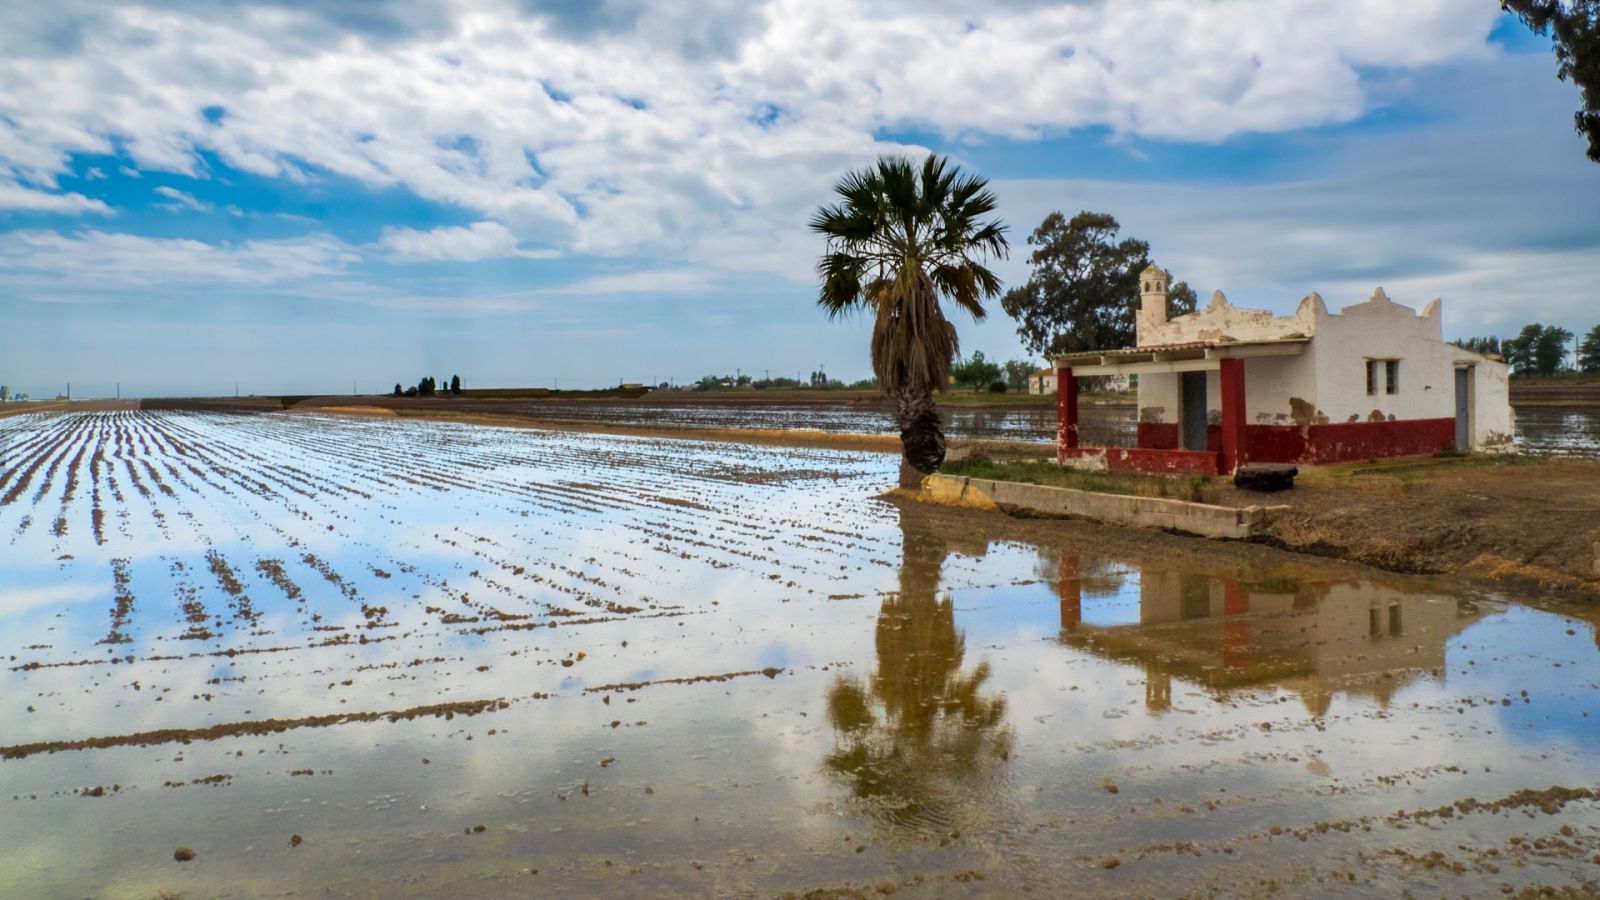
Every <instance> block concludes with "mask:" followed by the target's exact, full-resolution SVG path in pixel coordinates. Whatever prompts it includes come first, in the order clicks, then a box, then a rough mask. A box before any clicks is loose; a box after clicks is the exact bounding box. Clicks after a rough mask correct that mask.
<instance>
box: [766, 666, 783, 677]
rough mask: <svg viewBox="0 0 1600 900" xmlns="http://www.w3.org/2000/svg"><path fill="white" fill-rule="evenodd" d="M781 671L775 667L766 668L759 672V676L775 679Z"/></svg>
mask: <svg viewBox="0 0 1600 900" xmlns="http://www.w3.org/2000/svg"><path fill="white" fill-rule="evenodd" d="M782 671H783V670H782V669H780V668H777V667H776V666H767V667H766V668H765V669H762V670H761V674H763V675H765V676H767V677H768V678H777V677H778V675H779V673H781V672H782Z"/></svg>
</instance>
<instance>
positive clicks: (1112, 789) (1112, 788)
mask: <svg viewBox="0 0 1600 900" xmlns="http://www.w3.org/2000/svg"><path fill="white" fill-rule="evenodd" d="M1101 787H1104V788H1105V789H1106V793H1108V794H1115V793H1116V792H1117V791H1119V790H1121V789H1120V788H1118V787H1117V786H1116V785H1114V784H1112V783H1111V782H1109V781H1108V782H1106V783H1105V784H1103V785H1101Z"/></svg>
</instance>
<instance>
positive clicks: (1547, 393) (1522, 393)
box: [1511, 378, 1600, 407]
mask: <svg viewBox="0 0 1600 900" xmlns="http://www.w3.org/2000/svg"><path fill="white" fill-rule="evenodd" d="M1511 405H1512V406H1569V407H1592V406H1600V378H1589V379H1577V378H1529V379H1524V378H1514V379H1512V380H1511Z"/></svg>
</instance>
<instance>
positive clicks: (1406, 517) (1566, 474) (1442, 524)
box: [1220, 457, 1600, 599]
mask: <svg viewBox="0 0 1600 900" xmlns="http://www.w3.org/2000/svg"><path fill="white" fill-rule="evenodd" d="M1220 502H1222V503H1224V504H1229V505H1236V506H1237V505H1247V504H1252V503H1273V504H1284V505H1287V506H1289V507H1290V509H1289V511H1288V512H1287V513H1286V514H1282V515H1279V516H1277V517H1276V518H1275V520H1274V522H1273V525H1272V529H1271V535H1270V538H1269V540H1270V541H1271V542H1272V543H1275V544H1277V545H1278V546H1281V547H1283V548H1285V549H1288V550H1293V551H1296V552H1300V553H1308V554H1313V555H1318V556H1330V557H1334V558H1338V559H1345V560H1350V561H1353V562H1359V563H1363V564H1365V565H1370V566H1374V567H1376V568H1380V569H1387V570H1390V571H1395V572H1411V573H1422V574H1447V575H1454V576H1458V577H1464V578H1469V579H1472V580H1474V581H1479V582H1482V583H1485V584H1489V585H1494V586H1499V587H1507V588H1538V589H1543V590H1557V591H1561V592H1566V593H1571V594H1575V595H1580V596H1584V597H1586V598H1588V599H1600V460H1589V459H1535V458H1526V457H1505V458H1482V457H1479V458H1472V457H1468V458H1462V459H1416V460H1395V461H1391V462H1385V463H1372V464H1360V465H1344V466H1330V467H1326V468H1319V469H1311V470H1308V471H1305V472H1302V473H1301V475H1300V478H1299V479H1298V480H1297V481H1296V482H1295V487H1294V489H1293V490H1289V491H1284V492H1281V493H1277V494H1270V495H1262V494H1254V493H1249V492H1245V491H1239V490H1237V489H1235V488H1233V487H1231V486H1229V487H1226V488H1225V489H1224V490H1223V493H1222V498H1221V500H1220Z"/></svg>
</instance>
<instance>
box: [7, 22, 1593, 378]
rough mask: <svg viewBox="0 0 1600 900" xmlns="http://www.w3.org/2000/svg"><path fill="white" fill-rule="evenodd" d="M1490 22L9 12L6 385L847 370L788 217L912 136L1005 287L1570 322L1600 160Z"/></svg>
mask: <svg viewBox="0 0 1600 900" xmlns="http://www.w3.org/2000/svg"><path fill="white" fill-rule="evenodd" d="M1497 7H1498V4H1496V3H1493V2H1492V0H1483V2H1478V0H1416V2H1413V3H1407V4H1393V3H1390V2H1378V0H1351V2H1348V3H1341V4H1327V3H1324V2H1320V0H1282V2H1279V3H1275V4H1271V5H1265V6H1264V5H1262V4H1256V3H1249V2H1244V0H1237V2H1231V0H1219V2H1215V3H1205V4H1195V3H1185V2H1177V0H1149V2H1118V3H1116V4H1102V3H1098V2H1078V3H1066V4H1046V3H1036V2H1029V0H1013V2H1006V3H999V4H984V5H978V4H960V3H951V2H942V0H932V2H927V3H918V4H911V3H909V2H904V0H886V2H882V3H879V4H872V5H863V4H856V3H845V2H843V0H839V2H804V3H803V2H799V0H766V2H760V3H757V2H749V3H746V2H732V0H708V2H705V3H701V4H698V5H697V6H695V7H692V8H691V7H683V8H681V9H670V8H668V7H665V6H663V5H659V4H649V3H645V2H643V0H607V2H602V3H595V4H570V3H563V2H539V0H463V2H454V3H445V2H437V0H369V2H364V3H359V4H342V5H337V4H336V5H324V4H314V3H310V2H300V0H277V2H250V0H231V2H226V3H200V2H192V3H190V2H163V3H160V4H154V5H150V6H141V5H137V4H131V3H130V4H119V5H114V6H113V5H108V4H98V3H83V4H79V3H74V2H59V3H51V4H22V3H9V2H3V0H0V23H3V24H4V25H5V26H6V27H4V28H0V383H4V384H9V385H11V386H12V387H13V388H14V389H22V390H27V391H30V392H32V393H34V394H35V395H46V396H48V395H53V394H54V393H55V392H57V391H59V390H61V389H62V388H63V387H64V386H65V384H66V382H68V381H72V382H73V383H74V385H75V390H74V393H75V394H100V393H109V392H110V391H111V390H112V389H113V385H114V384H115V383H116V382H121V384H122V389H123V393H124V394H125V395H160V394H178V393H184V394H187V393H231V392H232V390H233V387H234V383H235V382H236V381H237V382H239V383H240V385H241V389H242V390H243V391H245V392H259V393H273V392H324V391H327V392H334V391H347V390H350V389H351V386H352V385H356V386H358V387H359V388H360V389H361V390H364V391H369V390H379V389H384V388H387V387H388V386H390V385H392V384H394V383H395V382H396V381H402V382H406V383H411V382H414V381H415V380H416V379H417V378H419V377H421V376H422V375H425V374H433V375H436V376H442V375H448V374H452V373H459V374H460V375H461V376H462V378H463V379H464V380H465V381H466V383H467V384H468V385H469V386H472V385H478V386H492V385H523V384H542V385H548V384H553V383H555V382H556V381H557V380H558V379H559V381H560V384H561V386H563V387H579V386H595V385H605V384H615V383H616V382H618V381H620V380H628V381H644V380H649V381H662V380H667V379H675V380H680V381H683V380H692V379H695V378H697V377H699V376H700V375H703V374H707V373H713V372H715V373H722V372H732V371H733V370H734V369H736V368H738V369H742V370H744V371H746V372H755V373H761V372H765V371H770V372H771V373H772V374H774V375H777V374H780V373H781V374H790V375H793V374H795V373H797V372H809V371H811V370H812V369H815V368H816V367H817V366H818V365H822V366H824V367H826V368H827V370H828V371H829V372H830V373H831V374H835V375H838V376H841V377H845V378H851V379H853V378H856V377H860V376H862V375H864V374H865V373H866V371H867V364H866V327H865V323H862V322H830V321H828V320H827V319H826V318H825V317H824V316H822V315H821V314H820V313H819V312H818V311H817V309H816V307H815V305H814V298H815V295H816V285H815V283H814V280H813V276H812V265H813V262H814V260H815V257H816V255H817V253H818V251H819V250H820V243H819V241H817V239H816V238H815V237H813V236H812V235H811V234H809V233H808V232H807V231H806V229H805V221H806V219H807V217H808V216H809V214H810V212H811V210H812V209H814V208H815V207H816V206H817V205H818V204H819V203H822V202H824V201H826V200H827V198H828V191H829V187H830V186H831V185H832V183H833V182H834V181H836V180H837V179H838V177H839V176H840V175H842V174H843V173H844V172H846V171H848V170H849V169H850V168H853V167H857V166H860V165H863V164H865V163H867V162H869V161H870V160H872V159H873V158H874V157H875V156H876V155H877V154H879V153H884V152H906V153H913V154H920V153H923V152H926V151H928V150H936V151H938V152H941V153H947V154H949V155H951V156H952V157H954V158H955V159H956V160H957V161H958V162H960V163H961V164H962V165H963V166H965V167H969V168H971V169H973V170H975V171H977V172H979V173H981V174H983V175H985V176H987V177H988V178H989V179H991V181H992V183H993V186H994V188H995V190H996V191H997V193H998V194H999V196H1000V198H1001V208H1000V215H1001V217H1002V218H1003V219H1004V220H1005V221H1006V222H1007V223H1008V224H1009V225H1010V227H1011V237H1012V243H1013V247H1014V252H1013V254H1012V256H1011V258H1010V259H1009V260H1005V261H1000V262H998V263H997V267H998V269H999V271H1000V272H1001V274H1002V275H1003V277H1004V278H1005V280H1006V281H1007V282H1008V283H1010V284H1016V283H1020V282H1021V281H1023V280H1025V279H1026V277H1027V265H1026V258H1027V247H1026V245H1025V243H1024V242H1025V239H1026V237H1027V235H1028V233H1029V232H1030V231H1031V230H1032V229H1033V227H1034V226H1036V225H1037V224H1038V222H1039V221H1040V220H1041V219H1042V218H1043V217H1044V216H1045V215H1046V214H1047V213H1049V212H1050V211H1052V210H1057V209H1059V210H1062V211H1064V212H1066V213H1068V214H1069V215H1070V214H1071V213H1074V212H1076V211H1078V210H1080V209H1093V210H1097V211H1104V212H1109V213H1111V214H1113V215H1115V216H1116V217H1117V218H1118V219H1119V220H1121V222H1122V223H1123V226H1124V233H1125V234H1128V235H1132V236H1136V237H1140V238H1142V239H1145V240H1147V241H1149V242H1150V243H1151V245H1152V249H1153V253H1154V255H1155V257H1156V259H1157V261H1158V262H1160V263H1161V264H1162V265H1164V266H1166V267H1168V268H1169V269H1171V270H1172V271H1173V273H1174V275H1175V276H1176V277H1178V278H1181V279H1185V280H1187V281H1189V282H1190V283H1191V284H1192V285H1194V286H1195V287H1196V288H1197V289H1198V290H1199V291H1200V292H1201V293H1202V295H1205V294H1208V293H1209V292H1210V291H1212V290H1215V289H1219V288H1220V289H1222V290H1224V291H1226V292H1227V294H1228V296H1229V297H1230V299H1231V300H1233V302H1235V303H1240V304H1248V305H1254V306H1261V307H1266V308H1269V309H1274V310H1276V311H1279V312H1287V311H1289V310H1291V309H1292V308H1293V307H1294V305H1295V304H1296V303H1297V302H1298V300H1299V299H1300V298H1301V297H1302V296H1304V295H1305V294H1306V293H1307V292H1309V291H1311V290H1317V291H1319V292H1320V293H1322V295H1323V296H1324V297H1325V298H1326V299H1327V301H1328V302H1329V304H1330V306H1339V305H1345V304H1349V303H1355V302H1359V301H1360V300H1362V299H1364V298H1365V297H1366V296H1367V295H1368V294H1369V293H1370V292H1371V290H1372V288H1373V287H1374V286H1377V285H1379V284H1381V285H1383V286H1384V287H1385V289H1386V290H1387V291H1388V293H1389V294H1390V296H1391V297H1393V298H1394V299H1395V300H1396V301H1397V302H1401V303H1407V304H1410V305H1413V306H1419V307H1420V306H1421V305H1422V304H1423V303H1425V302H1426V301H1427V300H1429V299H1431V298H1432V297H1435V296H1437V297H1442V298H1443V299H1444V308H1445V323H1446V330H1447V333H1448V334H1449V336H1462V335H1468V334H1483V333H1500V334H1506V333H1509V332H1513V331H1515V330H1516V329H1517V328H1518V327H1520V326H1521V325H1522V324H1524V323H1525V322H1528V321H1532V320H1536V319H1537V320H1540V321H1545V322H1556V323H1559V324H1562V325H1565V326H1566V327H1568V328H1569V329H1572V330H1573V331H1578V332H1581V331H1584V330H1587V329H1588V328H1590V327H1592V326H1593V325H1595V324H1597V323H1600V304H1597V303H1596V302H1595V299H1594V297H1595V292H1594V285H1595V284H1596V282H1597V281H1600V277H1597V276H1600V203H1597V202H1595V201H1596V199H1597V197H1600V166H1596V165H1594V164H1592V163H1589V162H1587V161H1586V160H1585V159H1584V158H1583V144H1582V141H1581V139H1580V138H1579V137H1578V136H1577V135H1576V134H1574V133H1573V131H1572V127H1571V121H1572V111H1573V109H1575V108H1576V104H1577V102H1578V98H1577V92H1576V90H1575V89H1574V88H1573V87H1572V86H1571V85H1568V84H1563V83H1561V82H1559V81H1557V80H1556V79H1555V77H1554V62H1553V60H1552V58H1551V56H1550V52H1549V48H1548V45H1547V44H1546V42H1545V41H1544V40H1542V39H1540V38H1537V37H1535V36H1532V35H1529V34H1527V33H1526V32H1525V31H1524V30H1523V29H1522V28H1521V26H1520V25H1518V24H1516V23H1515V21H1514V20H1511V19H1509V18H1507V17H1505V16H1504V15H1502V14H1500V13H1499V12H1498V11H1497ZM885 60H893V61H894V65H892V66H889V65H886V63H885ZM956 321H957V325H958V328H959V329H960V331H961V335H962V343H963V348H964V349H965V350H967V351H971V350H982V351H984V352H985V354H986V355H988V356H991V357H1001V358H1007V357H1021V356H1023V355H1025V354H1024V353H1023V350H1022V348H1021V346H1020V344H1019V343H1018V341H1017V338H1016V334H1015V325H1014V323H1012V322H1010V321H1009V320H1008V319H1007V318H1006V316H1005V314H1004V313H1003V312H1002V311H1001V310H1000V309H999V305H998V303H996V304H995V305H994V306H993V310H992V314H991V316H990V317H989V319H988V320H987V321H986V322H984V323H982V324H975V323H972V322H971V321H970V320H968V319H967V318H966V317H965V316H964V315H958V317H957V319H956Z"/></svg>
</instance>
